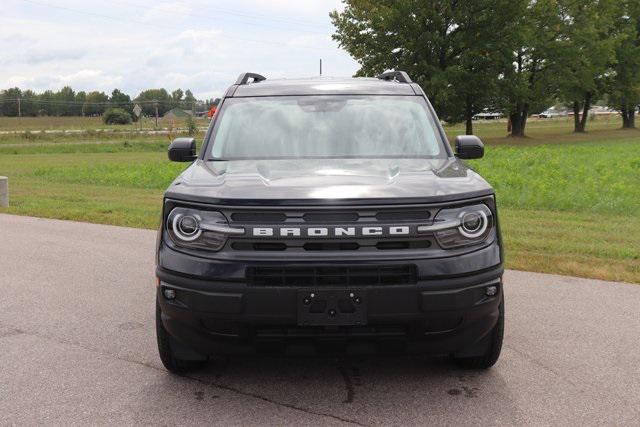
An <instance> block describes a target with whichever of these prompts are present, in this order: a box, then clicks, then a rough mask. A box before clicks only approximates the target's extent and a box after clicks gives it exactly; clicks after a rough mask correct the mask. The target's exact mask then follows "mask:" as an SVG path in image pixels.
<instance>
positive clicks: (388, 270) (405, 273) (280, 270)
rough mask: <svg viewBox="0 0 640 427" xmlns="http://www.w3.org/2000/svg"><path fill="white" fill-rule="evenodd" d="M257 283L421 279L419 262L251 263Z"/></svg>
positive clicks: (250, 275)
mask: <svg viewBox="0 0 640 427" xmlns="http://www.w3.org/2000/svg"><path fill="white" fill-rule="evenodd" d="M247 280H248V282H249V285H253V286H374V285H407V284H415V283H416V282H417V273H416V267H415V265H403V266H371V267H355V266H354V267H351V266H349V267H325V266H317V267H250V268H248V269H247Z"/></svg>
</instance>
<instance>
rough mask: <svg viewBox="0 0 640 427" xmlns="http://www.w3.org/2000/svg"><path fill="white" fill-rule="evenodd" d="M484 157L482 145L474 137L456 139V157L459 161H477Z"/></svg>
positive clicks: (460, 136)
mask: <svg viewBox="0 0 640 427" xmlns="http://www.w3.org/2000/svg"><path fill="white" fill-rule="evenodd" d="M482 156H484V144H483V143H482V141H480V138H478V137H477V136H475V135H459V136H457V137H456V157H458V158H459V159H479V158H481V157H482Z"/></svg>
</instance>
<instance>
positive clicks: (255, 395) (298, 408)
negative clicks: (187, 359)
mask: <svg viewBox="0 0 640 427" xmlns="http://www.w3.org/2000/svg"><path fill="white" fill-rule="evenodd" d="M9 328H10V331H9V332H8V333H6V334H2V335H0V338H5V337H9V336H15V335H26V336H32V337H36V338H40V339H44V340H47V341H53V342H55V343H57V344H62V345H72V346H75V347H79V348H81V349H83V350H85V351H88V352H90V353H94V354H99V355H101V356H104V357H109V358H112V359H115V360H120V361H122V362H128V363H134V364H136V365H139V366H143V367H145V368H150V369H153V370H154V371H157V372H163V373H165V374H167V375H173V374H170V373H169V372H167V371H166V370H165V369H164V368H159V367H157V366H154V365H151V364H150V363H147V362H141V361H139V360H135V359H130V358H127V357H119V356H116V355H114V354H111V353H104V352H101V351H98V350H96V349H93V348H89V347H87V346H85V345H83V344H81V343H79V342H76V341H72V340H65V339H60V338H57V337H52V336H45V335H40V334H37V333H33V332H28V331H23V330H21V329H19V328H14V327H9ZM176 377H178V378H184V379H187V380H191V381H196V382H198V383H200V384H204V385H208V386H210V387H215V388H219V389H221V390H226V391H230V392H232V393H235V394H238V395H241V396H245V397H252V398H254V399H258V400H262V401H264V402H267V403H271V404H272V405H276V406H280V407H283V408H288V409H293V410H296V411H300V412H304V413H305V414H309V415H316V416H321V417H327V418H332V419H334V420H336V421H340V422H343V423H347V424H353V425H358V426H366V425H367V424H362V423H361V422H359V421H357V420H352V419H348V418H343V417H340V416H339V415H333V414H328V413H325V412H320V411H314V410H312V409H310V408H306V407H303V406H296V405H293V404H290V403H286V402H279V401H277V400H274V399H271V398H269V397H267V396H262V395H260V394H258V393H253V392H250V391H244V390H241V389H239V388H236V387H233V386H230V385H226V384H220V383H216V382H213V381H206V380H204V379H201V378H198V377H194V376H189V375H176Z"/></svg>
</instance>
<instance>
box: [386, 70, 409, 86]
mask: <svg viewBox="0 0 640 427" xmlns="http://www.w3.org/2000/svg"><path fill="white" fill-rule="evenodd" d="M378 78H379V79H380V80H386V81H393V80H395V81H397V82H399V83H413V81H412V80H411V78H410V77H409V74H407V73H406V72H404V71H387V72H386V73H382V74H380V75H379V76H378Z"/></svg>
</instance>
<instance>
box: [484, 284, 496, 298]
mask: <svg viewBox="0 0 640 427" xmlns="http://www.w3.org/2000/svg"><path fill="white" fill-rule="evenodd" d="M484 293H485V295H486V296H488V297H494V296H496V295H498V287H497V286H487V287H486V289H485V290H484Z"/></svg>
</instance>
